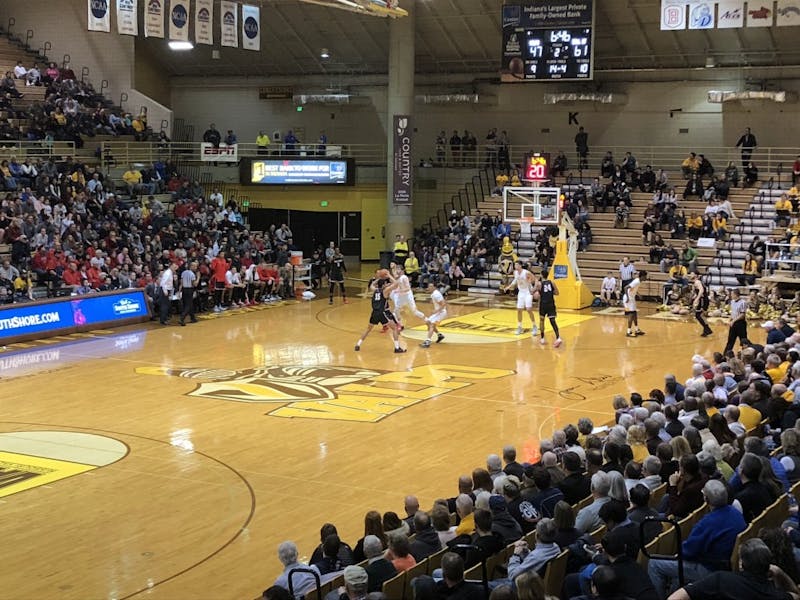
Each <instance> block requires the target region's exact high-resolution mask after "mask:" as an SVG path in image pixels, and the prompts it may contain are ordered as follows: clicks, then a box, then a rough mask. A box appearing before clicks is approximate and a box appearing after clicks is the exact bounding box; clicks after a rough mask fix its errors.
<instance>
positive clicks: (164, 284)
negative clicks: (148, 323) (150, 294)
mask: <svg viewBox="0 0 800 600" xmlns="http://www.w3.org/2000/svg"><path fill="white" fill-rule="evenodd" d="M177 270H178V265H176V264H175V263H171V264H170V265H169V267H167V268H166V269H164V272H163V273H161V279H160V280H159V282H158V286H159V288H160V289H159V296H158V312H159V314H158V320H159V322H160V323H161V324H162V325H167V321H169V309H170V307H171V305H172V293H173V292H174V291H175V271H177Z"/></svg>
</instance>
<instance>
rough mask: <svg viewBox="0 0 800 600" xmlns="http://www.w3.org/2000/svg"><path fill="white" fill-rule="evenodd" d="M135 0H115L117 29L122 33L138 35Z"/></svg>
mask: <svg viewBox="0 0 800 600" xmlns="http://www.w3.org/2000/svg"><path fill="white" fill-rule="evenodd" d="M138 8H139V7H138V6H137V0H117V31H118V32H119V33H120V34H122V35H139V11H138Z"/></svg>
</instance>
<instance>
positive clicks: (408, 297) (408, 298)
mask: <svg viewBox="0 0 800 600" xmlns="http://www.w3.org/2000/svg"><path fill="white" fill-rule="evenodd" d="M404 306H409V307H411V308H412V309H413V308H416V306H417V303H416V301H415V300H414V292H411V291H409V292H398V293H397V296H396V297H395V299H394V307H395V310H400V309H401V308H403V307H404Z"/></svg>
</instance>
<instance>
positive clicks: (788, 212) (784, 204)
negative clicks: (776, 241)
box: [775, 194, 792, 227]
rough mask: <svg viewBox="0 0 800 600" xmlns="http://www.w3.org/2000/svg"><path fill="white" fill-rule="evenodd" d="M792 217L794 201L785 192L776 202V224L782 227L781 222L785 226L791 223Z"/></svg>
mask: <svg viewBox="0 0 800 600" xmlns="http://www.w3.org/2000/svg"><path fill="white" fill-rule="evenodd" d="M791 218H792V202H791V200H789V197H788V196H787V195H786V194H784V195H782V196H781V197H780V198H778V201H777V202H776V203H775V226H776V227H780V225H781V223H783V226H784V227H785V226H786V225H788V224H789V221H790V220H791Z"/></svg>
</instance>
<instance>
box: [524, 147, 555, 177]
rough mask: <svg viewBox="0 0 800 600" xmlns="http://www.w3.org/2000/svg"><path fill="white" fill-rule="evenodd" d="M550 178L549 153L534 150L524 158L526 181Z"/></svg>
mask: <svg viewBox="0 0 800 600" xmlns="http://www.w3.org/2000/svg"><path fill="white" fill-rule="evenodd" d="M548 179H550V155H549V154H548V153H546V152H536V153H534V154H532V155H530V156H528V157H526V160H525V180H526V181H547V180H548Z"/></svg>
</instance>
